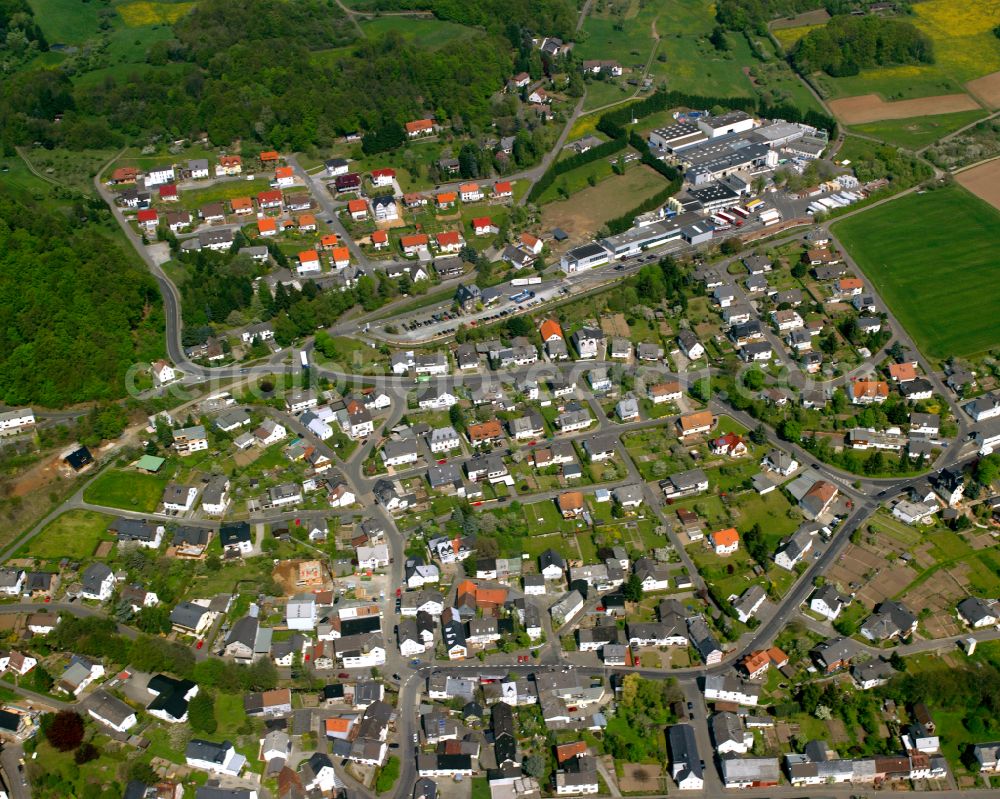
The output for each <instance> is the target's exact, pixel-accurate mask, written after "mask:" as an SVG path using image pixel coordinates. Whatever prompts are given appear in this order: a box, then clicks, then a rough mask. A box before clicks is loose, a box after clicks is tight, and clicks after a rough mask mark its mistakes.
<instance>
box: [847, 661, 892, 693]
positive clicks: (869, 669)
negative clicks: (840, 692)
mask: <svg viewBox="0 0 1000 799" xmlns="http://www.w3.org/2000/svg"><path fill="white" fill-rule="evenodd" d="M895 673H896V670H895V669H894V668H893V667H892V666H891V665H890V664H889V663H888V662H887V661H885V660H882V658H872V659H871V660H866V661H865V662H864V663H857V664H855V665H853V666H851V676H852V677H853V678H854V681H855V682H856V683H857V684H858V687H859V688H861V689H862V690H863V691H867V690H868V689H870V688H877V687H878V686H880V685H885V684H886V683H887V682H888V681H889V680H890V679H891V678H892V676H893V675H894V674H895Z"/></svg>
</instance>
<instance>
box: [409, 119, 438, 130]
mask: <svg viewBox="0 0 1000 799" xmlns="http://www.w3.org/2000/svg"><path fill="white" fill-rule="evenodd" d="M405 127H406V132H407V133H417V132H418V131H421V130H430V129H431V128H433V127H434V122H433V121H432V120H430V119H415V120H413V121H412V122H407V123H406V125H405Z"/></svg>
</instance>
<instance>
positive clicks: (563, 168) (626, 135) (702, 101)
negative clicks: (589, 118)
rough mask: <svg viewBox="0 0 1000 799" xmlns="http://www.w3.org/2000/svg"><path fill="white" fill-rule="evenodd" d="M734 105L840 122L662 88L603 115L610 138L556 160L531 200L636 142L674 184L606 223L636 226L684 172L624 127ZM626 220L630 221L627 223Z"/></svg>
mask: <svg viewBox="0 0 1000 799" xmlns="http://www.w3.org/2000/svg"><path fill="white" fill-rule="evenodd" d="M717 105H718V106H722V107H723V108H732V109H735V110H739V111H746V112H747V113H748V114H756V115H758V116H762V117H767V118H769V119H777V118H780V119H786V120H788V121H790V122H803V123H805V124H806V125H812V126H813V127H815V128H822V129H824V130H826V132H827V133H828V135H829V136H830V137H831V138H833V137H834V136H835V135H836V133H837V122H836V120H835V119H834V118H833V117H830V116H827V115H826V114H823V113H821V112H819V111H813V110H809V111H805V112H803V111H801V110H800V109H799V108H796V107H795V106H793V105H768V104H766V103H762V102H760V100H759V98H755V97H712V96H709V95H700V94H687V93H685V92H678V91H666V92H664V91H658V92H655V93H654V94H651V95H650V96H649V97H647V98H646V99H645V100H640V101H639V102H637V103H632V104H631V105H627V106H624V107H623V108H619V109H617V110H615V111H608V112H607V113H605V114H603V115H602V116H601V119H600V120H599V121H598V123H597V129H598V130H599V131H601V132H602V133H604V134H605V135H606V136H610V137H611V140H610V141H607V142H605V143H604V144H601V145H599V146H597V147H594V148H592V149H590V150H588V151H587V152H585V153H580V154H578V155H574V156H573V157H572V158H566V159H565V160H563V161H557V162H556V163H555V164H553V165H552V166H551V167H549V169H548V170H547V171H546V172H545V174H544V175H542V177H541V178H539V180H538V182H537V183H536V184H535V185H534V186H533V187H532V189H531V192H530V193H529V194H528V200H531V201H533V200H537V199H538V198H539V197H540V196H541V195H542V194H543V193H544V192H545V190H546V189H548V188H549V186H551V185H552V184H553V183H554V182H555V179H556V178H557V177H558V176H559V175H562V174H564V173H566V172H569V171H570V170H571V169H576V168H577V167H581V166H583V165H584V164H589V163H590V162H592V161H596V160H598V159H599V158H606V157H608V156H611V155H614V154H615V153H617V152H618V151H619V150H623V149H624V148H625V147H626V146H627V145H632V147H634V148H635V149H636V150H638V151H639V152H640V153H642V162H643V163H644V164H646V165H647V166H649V167H651V168H652V169H655V170H656V171H657V172H659V173H660V174H661V175H663V177H665V178H666V179H667V180H669V181H670V186H669V187H668V188H667V189H664V190H663V191H661V192H658V193H657V194H656V195H655V196H653V197H651V198H650V199H648V200H646V202H644V203H640V204H639V205H637V206H636V207H635V208H633V209H632V210H631V211H628V212H627V213H625V214H622V215H621V216H619V217H617V218H615V219H612V220H611V221H610V222H609V223H608V229H609V230H610V231H611V233H612V234H615V233H621V232H622V231H625V230H628V228H629V227H631V226H632V220H633V219H634V218H635V217H636V216H638V215H639V214H643V213H646V211H651V210H653V209H654V208H656V207H658V206H659V205H662V204H663V203H665V202H666V201H667V200H668V199H669V198H670V197H671V196H672V195H674V194H676V193H677V192H678V191H680V187H681V183H682V182H683V181H682V178H681V175H680V173H679V172H678V171H677V170H676V169H674V168H673V167H672V166H669V165H667V164H665V163H663V162H662V161H660V160H659V159H658V158H654V157H653V156H652V155H651V154H650V152H649V146H648V145H647V144H646V142H645V141H644V140H643V139H642V137H641V136H639V134H637V133H636V132H635V131H631V132H629V131H628V129H627V128H626V127H625V126H626V125H628V124H630V123H631V122H632V120H633V119H642V118H644V117H648V116H649V115H650V114H655V113H658V112H660V111H666V110H667V109H668V108H677V107H685V108H711V107H713V106H717ZM626 220H627V224H626Z"/></svg>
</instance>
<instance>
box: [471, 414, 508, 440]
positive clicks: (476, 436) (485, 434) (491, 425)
mask: <svg viewBox="0 0 1000 799" xmlns="http://www.w3.org/2000/svg"><path fill="white" fill-rule="evenodd" d="M468 432H469V440H470V441H483V440H485V439H487V438H497V437H499V436H500V435H502V434H503V429H502V428H501V427H500V422H498V421H497V420H496V419H490V420H489V421H486V422H482V423H480V424H470V425H469V427H468Z"/></svg>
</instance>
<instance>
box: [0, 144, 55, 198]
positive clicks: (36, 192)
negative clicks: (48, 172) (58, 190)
mask: <svg viewBox="0 0 1000 799" xmlns="http://www.w3.org/2000/svg"><path fill="white" fill-rule="evenodd" d="M0 167H2V169H3V171H0V186H6V187H10V188H13V189H16V190H17V191H22V192H25V193H26V194H29V195H31V196H32V197H36V198H38V199H42V198H44V197H46V196H48V195H49V194H50V193H51V192H52V188H53V187H52V184H51V183H48V182H46V181H44V180H42V179H41V178H40V177H38V176H37V175H35V174H34V173H33V172H32V171H31V170H30V169H28V165H27V164H26V163H24V160H23V159H21V158H19V157H18V156H16V155H14V156H11V157H9V158H4V159H3V160H2V161H0Z"/></svg>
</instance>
